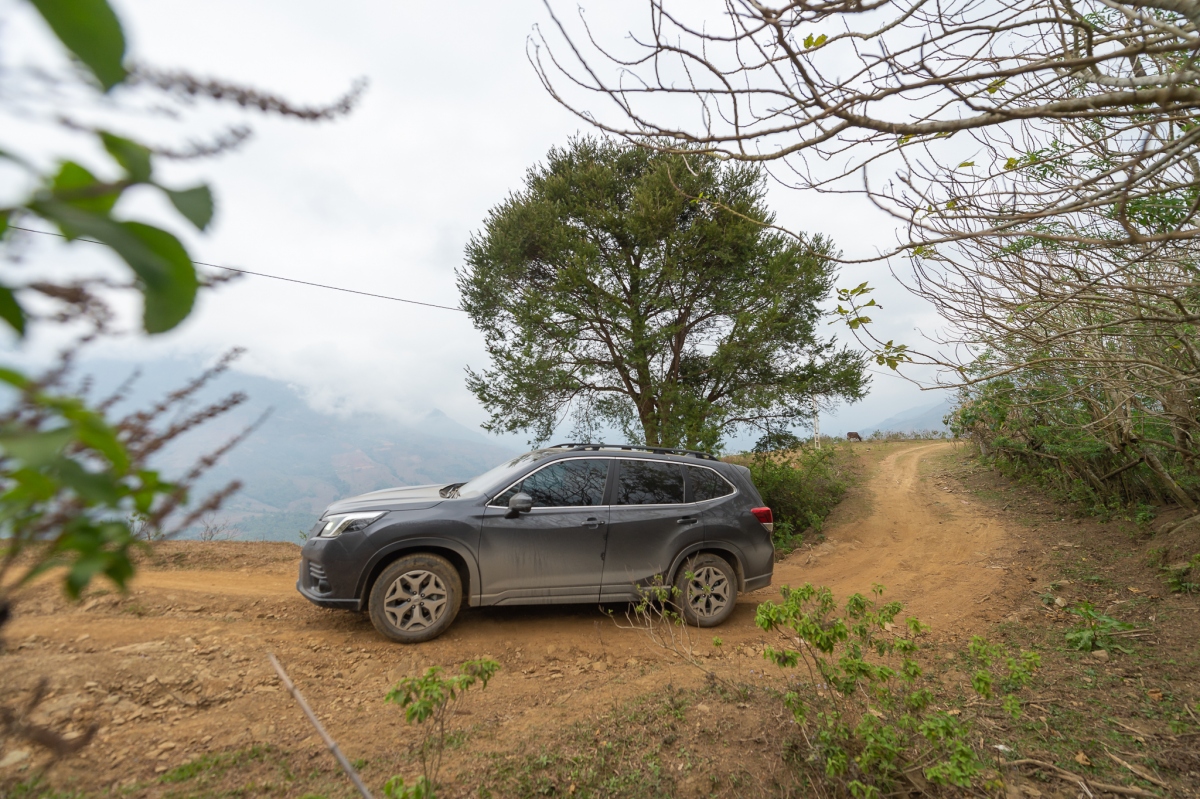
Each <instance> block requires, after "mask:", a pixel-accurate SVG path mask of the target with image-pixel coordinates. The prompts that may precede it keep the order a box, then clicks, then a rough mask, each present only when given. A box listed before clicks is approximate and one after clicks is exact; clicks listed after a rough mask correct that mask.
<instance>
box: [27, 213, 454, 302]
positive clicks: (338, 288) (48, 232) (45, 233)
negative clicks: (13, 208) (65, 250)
mask: <svg viewBox="0 0 1200 799" xmlns="http://www.w3.org/2000/svg"><path fill="white" fill-rule="evenodd" d="M9 227H10V228H12V229H13V230H23V231H25V232H26V233H39V234H41V235H43V236H57V237H58V238H60V239H65V238H66V236H64V235H63V234H62V233H55V232H54V231H52V230H36V229H34V228H28V227H21V226H20V225H9ZM74 241H86V242H88V243H89V244H104V242H102V241H96V240H95V239H84V238H77V239H74ZM192 263H193V264H195V265H196V266H207V267H210V268H212V269H225V270H228V271H230V272H239V273H241V274H243V275H254V276H255V277H269V278H270V279H272V280H283V281H286V282H288V283H299V284H300V285H302V286H312V287H314V288H319V289H329V290H330V291H343V292H345V293H347V294H361V295H362V296H364V297H375V298H376V299H380V300H392V301H393V302H406V303H408V304H409V305H423V306H425V307H426V308H441V309H442V310H443V311H458V312H460V313H466V312H465V311H463V309H462V308H455V307H452V306H450V305H438V304H437V303H433V302H421V301H420V300H406V299H405V298H403V297H389V296H388V295H386V294H372V293H371V292H369V291H358V290H357V289H344V288H342V287H341V286H329V285H326V284H324V283H313V282H311V281H308V280H297V279H296V278H294V277H283V276H281V275H268V274H266V273H265V272H251V271H250V270H249V269H238V268H236V267H233V266H221V265H220V264H209V263H205V262H204V261H192Z"/></svg>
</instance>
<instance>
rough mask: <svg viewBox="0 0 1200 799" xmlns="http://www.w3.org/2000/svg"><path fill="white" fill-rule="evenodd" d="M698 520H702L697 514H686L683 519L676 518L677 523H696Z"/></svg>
mask: <svg viewBox="0 0 1200 799" xmlns="http://www.w3.org/2000/svg"><path fill="white" fill-rule="evenodd" d="M698 521H700V520H699V519H697V518H696V517H695V516H684V517H683V518H682V519H676V520H675V523H676V524H695V523H696V522H698Z"/></svg>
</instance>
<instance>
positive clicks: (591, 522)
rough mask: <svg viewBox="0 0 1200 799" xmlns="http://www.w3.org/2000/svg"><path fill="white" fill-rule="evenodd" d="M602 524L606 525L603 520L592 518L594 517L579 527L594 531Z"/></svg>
mask: <svg viewBox="0 0 1200 799" xmlns="http://www.w3.org/2000/svg"><path fill="white" fill-rule="evenodd" d="M602 524H604V520H603V519H597V518H596V517H595V516H592V517H590V518H588V520H587V521H585V522H583V523H582V524H580V525H579V526H580V527H588V528H591V529H592V530H595V529H596V528H597V527H599V526H600V525H602Z"/></svg>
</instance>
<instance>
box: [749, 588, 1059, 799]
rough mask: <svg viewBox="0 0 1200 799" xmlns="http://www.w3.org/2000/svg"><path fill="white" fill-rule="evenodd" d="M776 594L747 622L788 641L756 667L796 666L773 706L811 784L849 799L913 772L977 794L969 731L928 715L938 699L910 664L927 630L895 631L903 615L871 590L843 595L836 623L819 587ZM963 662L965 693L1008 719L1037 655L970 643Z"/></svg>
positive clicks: (900, 789)
mask: <svg viewBox="0 0 1200 799" xmlns="http://www.w3.org/2000/svg"><path fill="white" fill-rule="evenodd" d="M781 593H782V596H783V601H782V603H781V604H775V603H774V602H764V603H763V604H761V605H759V607H758V613H757V615H756V617H755V623H756V624H757V625H758V626H759V627H761V628H762V629H763V630H765V631H768V632H770V631H773V630H774V631H778V632H781V633H783V635H784V636H785V637H786V638H787V639H790V641H791V644H790V645H789V646H788V647H785V648H781V649H776V648H774V647H768V648H767V649H766V651H765V652H764V653H763V656H764V657H765V658H767V659H768V660H770V661H772V662H773V663H775V664H776V665H777V666H779V667H780V668H786V669H795V668H801V667H802V668H801V670H800V671H799V672H798V675H797V678H796V679H795V680H794V682H793V686H792V690H789V691H788V692H787V693H786V694H785V695H784V698H783V701H784V704H785V706H786V707H787V709H788V710H789V711H791V713H792V717H793V718H794V719H795V722H796V724H797V726H798V728H799V731H800V735H801V738H802V741H803V744H802V745H801V748H802V749H806V750H807V753H806V757H805V759H804V760H803V764H804V765H805V766H806V767H809V768H812V769H813V770H814V771H815V772H816V773H815V774H813V777H814V779H818V780H820V779H821V777H820V776H819V775H823V777H824V780H827V781H830V782H833V783H835V784H837V785H839V786H840V788H841V789H842V792H843V793H848V794H850V795H852V796H855V797H879V796H882V795H884V794H892V793H904V792H905V791H904V789H905V788H906V787H908V786H905V785H904V783H903V781H904V780H906V779H907V780H910V781H911V777H910V776H908V775H910V774H912V773H913V772H914V771H915V770H917V769H919V770H920V771H921V772H923V774H924V778H925V779H926V780H928V781H929V782H931V783H934V784H936V785H943V786H954V787H958V788H965V789H971V788H972V787H980V786H974V783H975V782H976V781H977V778H978V777H979V775H980V772H981V770H982V764H981V763H980V761H979V759H978V757H977V756H976V754H975V752H974V750H973V749H972V748H971V746H970V735H971V726H970V723H969V722H967V721H965V720H961V719H959V718H957V717H956V716H955V715H954V713H953V712H944V711H941V710H935V709H934V705H935V700H936V702H937V703H939V704H940V703H941V702H943V701H944V700H945V697H941V696H938V695H936V694H935V691H941V690H944V689H943V688H942V687H941V685H940V684H939V683H938V682H937V681H933V680H930V681H925V680H924V679H923V675H922V670H921V667H920V665H918V663H917V661H916V655H917V652H918V650H919V646H918V644H917V639H918V638H919V636H920V635H921V634H923V633H924V632H925V631H926V630H927V629H928V628H927V627H925V626H924V625H922V624H921V622H920V621H918V620H917V619H915V618H908V619H907V620H906V621H905V622H904V624H903V625H898V624H895V620H896V618H897V617H898V616H899V614H900V612H901V610H902V609H903V606H902V605H901V604H900V603H899V602H888V603H882V602H881V600H882V596H883V587H882V586H879V585H876V586H875V587H874V590H873V598H871V599H868V598H866V597H864V596H862V595H861V594H855V595H853V596H851V597H850V598H849V599H848V600H847V602H846V605H845V611H844V615H841V616H839V615H838V613H837V610H838V608H837V603H836V602H835V600H834V597H833V594H832V592H830V590H829V589H828V588H824V587H817V588H814V587H813V586H812V585H811V584H808V585H805V586H803V587H802V588H799V589H795V590H793V589H790V588H786V587H785V588H783V589H782V591H781ZM965 658H966V660H967V663H968V665H969V667H970V670H971V671H972V672H973V674H972V678H971V686H972V688H973V689H974V691H975V693H977V694H979V695H980V696H981V697H983V698H984V699H986V700H992V699H993V698H994V697H995V696H996V695H997V694H1000V695H1001V696H1000V697H999V698H1000V699H1001V706H1002V707H1003V708H1004V710H1005V711H1006V712H1007V713H1009V715H1011V716H1012V717H1013V718H1014V719H1016V718H1018V717H1019V716H1020V714H1021V704H1020V702H1019V701H1018V700H1017V699H1016V697H1015V696H1014V694H1015V693H1016V692H1017V691H1020V690H1022V689H1024V688H1026V687H1027V686H1028V685H1029V684H1030V683H1031V682H1032V679H1033V673H1034V671H1036V670H1037V668H1038V667H1039V665H1040V661H1039V658H1038V656H1037V655H1036V654H1035V653H1032V652H1021V653H1018V654H1017V655H1015V656H1010V657H1005V656H1004V651H1003V650H1002V648H1001V647H999V646H997V645H993V644H989V643H988V642H987V641H985V640H983V639H982V638H978V637H977V638H974V639H973V640H972V641H971V645H970V648H969V650H968V652H967V653H965ZM983 787H986V786H983Z"/></svg>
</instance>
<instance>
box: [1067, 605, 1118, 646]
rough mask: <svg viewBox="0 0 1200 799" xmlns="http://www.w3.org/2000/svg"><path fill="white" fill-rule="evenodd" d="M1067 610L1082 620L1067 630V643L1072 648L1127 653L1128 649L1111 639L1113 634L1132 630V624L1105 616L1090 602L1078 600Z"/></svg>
mask: <svg viewBox="0 0 1200 799" xmlns="http://www.w3.org/2000/svg"><path fill="white" fill-rule="evenodd" d="M1067 612H1068V613H1072V614H1074V615H1076V616H1078V617H1079V618H1080V619H1082V620H1083V621H1082V622H1081V623H1080V624H1077V625H1075V626H1074V627H1072V628H1071V629H1070V630H1068V631H1067V636H1066V637H1067V644H1069V645H1070V646H1071V648H1072V649H1078V650H1079V651H1081V652H1091V651H1092V650H1094V649H1116V650H1119V651H1121V652H1124V653H1126V654H1129V651H1130V650H1128V649H1126V648H1125V647H1123V646H1120V645H1118V644H1117V643H1116V642H1115V641H1113V635H1114V634H1116V633H1119V632H1122V631H1124V630H1132V629H1133V625H1132V624H1126V623H1125V622H1123V621H1118V620H1116V619H1114V618H1112V617H1111V616H1105V615H1104V614H1103V613H1100V612H1098V611H1097V610H1096V608H1095V607H1094V606H1093V605H1092V603H1091V602H1080V603H1078V604H1077V605H1075V606H1073V607H1069V608H1067Z"/></svg>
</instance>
